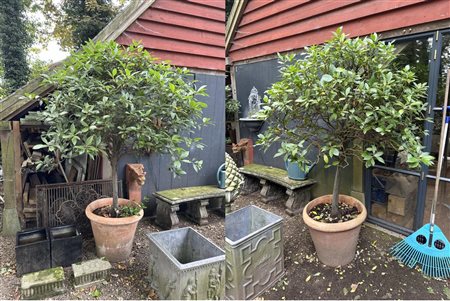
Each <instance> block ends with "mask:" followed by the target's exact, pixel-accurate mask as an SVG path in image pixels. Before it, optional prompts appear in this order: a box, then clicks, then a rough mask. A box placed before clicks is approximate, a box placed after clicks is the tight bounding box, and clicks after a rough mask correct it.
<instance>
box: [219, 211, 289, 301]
mask: <svg viewBox="0 0 450 301" xmlns="http://www.w3.org/2000/svg"><path fill="white" fill-rule="evenodd" d="M282 221H283V219H282V218H281V217H279V216H277V215H275V214H273V213H270V212H268V211H266V210H263V209H261V208H258V207H256V206H253V205H252V206H247V207H245V208H242V209H240V210H237V211H235V212H233V213H231V214H228V215H227V218H226V221H225V235H226V237H225V251H226V258H227V280H226V284H225V289H226V291H225V296H226V298H227V299H240V300H243V299H254V298H256V297H257V296H258V295H259V294H261V293H262V292H264V291H265V290H266V289H268V288H270V287H271V286H272V285H273V284H275V283H276V282H277V281H278V280H279V279H280V277H281V276H283V274H284V254H283V250H284V248H283V228H282Z"/></svg>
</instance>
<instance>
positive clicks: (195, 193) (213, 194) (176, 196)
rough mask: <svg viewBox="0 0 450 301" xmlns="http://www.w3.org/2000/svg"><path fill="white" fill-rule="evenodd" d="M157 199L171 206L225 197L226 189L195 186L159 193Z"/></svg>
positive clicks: (156, 194) (156, 195) (155, 194)
mask: <svg viewBox="0 0 450 301" xmlns="http://www.w3.org/2000/svg"><path fill="white" fill-rule="evenodd" d="M153 195H154V196H155V197H156V198H158V199H160V200H163V201H165V202H167V203H170V204H179V203H184V202H189V201H195V200H202V199H210V198H218V197H225V189H221V188H218V187H217V186H212V185H211V186H210V185H208V186H193V187H182V188H175V189H169V190H162V191H157V192H155V193H154V194H153Z"/></svg>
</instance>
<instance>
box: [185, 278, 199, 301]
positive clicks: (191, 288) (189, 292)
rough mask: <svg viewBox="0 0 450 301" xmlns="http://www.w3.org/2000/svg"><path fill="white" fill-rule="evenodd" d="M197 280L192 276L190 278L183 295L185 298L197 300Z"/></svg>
mask: <svg viewBox="0 0 450 301" xmlns="http://www.w3.org/2000/svg"><path fill="white" fill-rule="evenodd" d="M195 282H196V281H195V280H194V279H192V278H189V279H188V283H187V285H186V288H185V289H184V291H183V295H182V296H181V298H182V299H183V300H197V284H196V283H195Z"/></svg>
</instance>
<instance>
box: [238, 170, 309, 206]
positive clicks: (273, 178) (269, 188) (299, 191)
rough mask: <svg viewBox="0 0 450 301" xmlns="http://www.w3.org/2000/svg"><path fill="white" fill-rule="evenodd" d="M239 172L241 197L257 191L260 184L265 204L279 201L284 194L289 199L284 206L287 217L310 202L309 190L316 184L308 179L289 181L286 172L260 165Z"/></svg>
mask: <svg viewBox="0 0 450 301" xmlns="http://www.w3.org/2000/svg"><path fill="white" fill-rule="evenodd" d="M239 171H240V172H241V173H242V174H243V175H244V176H245V184H244V188H243V191H242V194H243V195H245V194H250V193H252V192H255V191H258V190H259V188H260V184H262V189H261V195H262V196H263V202H265V203H267V202H270V201H273V200H275V199H279V198H281V197H282V196H283V195H284V193H286V194H287V195H288V196H289V198H288V200H287V201H286V205H285V206H286V212H287V213H288V214H289V215H296V214H298V213H300V212H301V211H302V210H303V207H304V206H305V205H306V203H307V202H309V201H310V200H311V188H312V186H313V185H314V184H315V183H316V181H315V180H310V179H308V180H304V181H297V180H292V179H289V178H288V175H287V171H286V170H284V169H281V168H276V167H271V166H265V165H260V164H249V165H245V166H243V167H241V168H239ZM280 186H282V187H284V188H286V190H285V191H284V189H281V187H280Z"/></svg>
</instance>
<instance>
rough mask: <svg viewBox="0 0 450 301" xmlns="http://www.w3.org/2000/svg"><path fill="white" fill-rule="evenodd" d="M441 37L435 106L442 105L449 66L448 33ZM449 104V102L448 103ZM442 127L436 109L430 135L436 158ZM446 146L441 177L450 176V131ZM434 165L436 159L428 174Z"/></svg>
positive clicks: (449, 46)
mask: <svg viewBox="0 0 450 301" xmlns="http://www.w3.org/2000/svg"><path fill="white" fill-rule="evenodd" d="M442 37H443V39H442V54H441V66H440V72H439V80H438V91H437V95H436V107H442V106H443V105H444V97H445V83H446V80H447V72H446V71H447V69H448V68H450V34H444V35H443V36H442ZM449 105H450V104H449ZM441 127H442V111H436V112H435V113H434V125H433V131H432V133H433V134H432V135H433V136H432V137H431V154H432V155H433V156H434V157H435V158H437V157H438V152H439V145H440V143H439V139H440V134H441ZM446 141H447V144H446V145H447V147H446V149H445V155H444V164H443V167H442V174H441V176H442V177H446V178H450V163H449V160H450V147H449V144H450V133H449V134H447V137H446ZM436 166H437V160H436V161H435V164H434V165H433V166H431V167H430V172H429V173H430V174H432V175H436Z"/></svg>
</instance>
